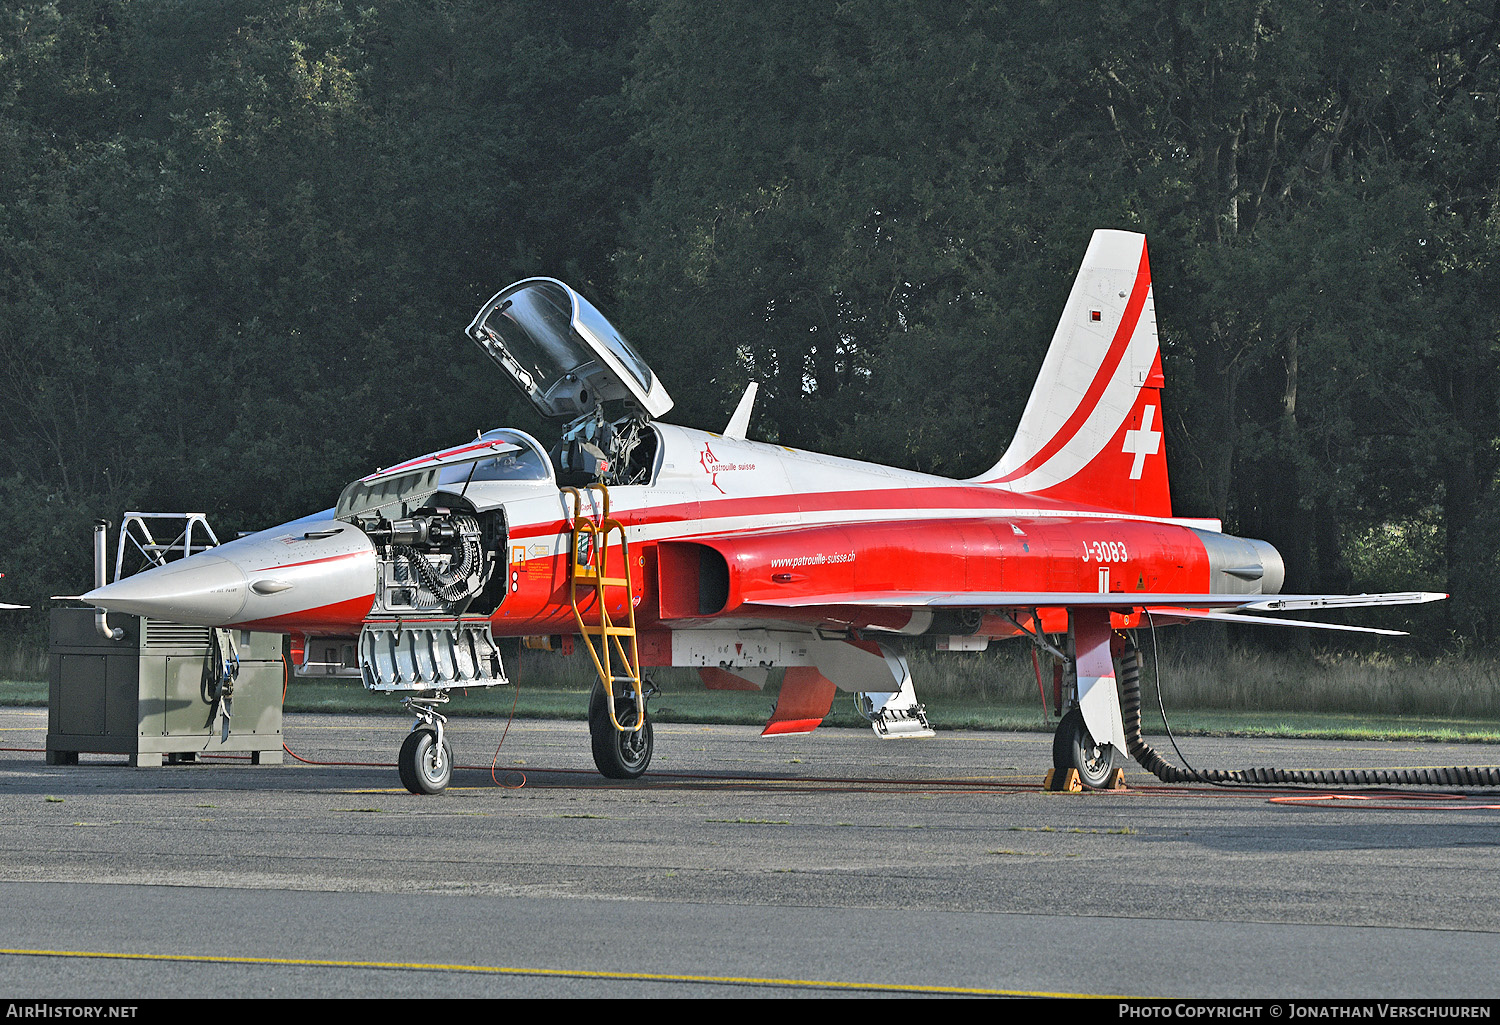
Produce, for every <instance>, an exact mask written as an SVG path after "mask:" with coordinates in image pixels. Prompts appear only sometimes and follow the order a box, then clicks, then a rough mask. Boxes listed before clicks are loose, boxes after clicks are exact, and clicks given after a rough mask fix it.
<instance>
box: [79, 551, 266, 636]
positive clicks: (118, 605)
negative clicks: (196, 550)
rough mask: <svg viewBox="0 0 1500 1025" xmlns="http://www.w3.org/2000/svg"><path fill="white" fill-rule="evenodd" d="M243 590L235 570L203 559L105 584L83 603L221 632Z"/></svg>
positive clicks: (240, 603) (241, 577)
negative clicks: (213, 628) (209, 627)
mask: <svg viewBox="0 0 1500 1025" xmlns="http://www.w3.org/2000/svg"><path fill="white" fill-rule="evenodd" d="M248 590H249V588H248V586H247V585H246V582H245V574H244V572H243V571H242V570H241V569H240V567H239V566H237V565H235V564H234V563H233V562H231V561H229V560H228V559H222V558H219V557H218V556H216V555H211V554H208V553H204V554H201V555H194V556H192V557H191V558H187V559H183V560H182V561H181V562H174V563H170V564H168V565H166V566H161V567H158V568H156V569H152V570H147V571H146V572H144V573H137V574H136V575H135V576H132V577H126V578H125V579H124V580H117V581H115V582H114V583H113V584H105V585H104V586H103V587H99V588H95V589H94V590H92V591H90V592H89V593H88V594H85V595H83V600H84V601H86V602H89V603H91V604H93V605H96V606H98V607H100V608H104V609H109V610H110V611H111V612H126V613H129V614H131V615H135V616H146V617H148V618H151V619H164V620H168V621H170V622H173V623H193V624H196V625H198V626H223V625H225V624H226V623H233V622H234V621H235V617H236V616H238V615H239V612H240V610H241V609H242V608H244V605H245V597H246V594H247V592H248Z"/></svg>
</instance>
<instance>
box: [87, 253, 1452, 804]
mask: <svg viewBox="0 0 1500 1025" xmlns="http://www.w3.org/2000/svg"><path fill="white" fill-rule="evenodd" d="M466 333H467V335H468V337H469V338H471V339H472V340H473V341H474V342H475V343H476V344H478V345H479V347H480V348H481V349H483V350H484V352H485V353H486V354H487V355H488V356H489V357H490V358H491V359H492V360H493V361H494V362H495V363H496V364H497V365H498V366H499V367H500V369H501V370H502V371H503V372H504V373H505V374H506V375H507V376H508V377H509V378H510V379H511V380H512V381H513V382H514V383H515V385H516V386H517V387H518V388H520V390H521V391H522V392H523V393H524V394H525V395H526V396H527V397H528V398H529V399H530V400H531V401H532V403H533V404H535V406H536V407H537V409H538V410H540V411H541V413H542V414H543V415H544V416H546V417H548V418H552V419H555V420H557V421H560V422H562V423H564V424H565V426H564V427H562V429H561V432H560V434H559V436H558V438H557V440H556V441H555V442H554V443H553V444H552V445H551V446H550V447H548V446H546V445H544V444H542V443H541V442H539V441H538V440H537V439H535V438H533V437H531V436H530V435H528V434H526V433H525V432H523V431H519V430H511V429H508V428H500V429H497V430H492V431H488V432H486V433H483V434H481V435H479V436H478V438H477V439H475V440H473V441H470V442H467V443H465V444H461V445H456V446H454V447H452V448H447V449H443V450H442V451H438V452H432V453H429V454H427V455H423V456H418V457H417V458H415V459H410V460H408V461H406V462H403V463H399V464H397V465H395V466H391V467H389V468H387V469H383V470H380V471H379V472H377V473H373V474H371V475H370V476H368V477H364V478H362V479H360V480H357V481H355V482H353V483H352V484H350V485H349V486H348V487H346V488H344V490H343V492H342V493H341V494H340V495H339V497H338V502H337V504H336V505H335V506H334V507H333V508H332V509H330V510H327V511H325V512H322V513H318V514H316V515H313V516H310V517H307V518H304V519H300V520H296V521H294V522H291V523H286V524H283V525H281V526H278V527H273V528H271V529H270V530H263V531H261V532H259V533H255V534H251V535H248V536H246V537H242V538H240V539H238V540H235V541H230V542H228V543H226V544H223V545H220V546H218V547H216V548H213V549H211V550H209V551H207V552H202V553H199V554H194V555H191V556H189V557H187V558H184V559H181V560H179V561H177V562H173V563H169V564H167V565H165V566H162V567H159V568H155V569H151V570H148V571H146V572H144V573H140V574H137V575H135V576H131V577H126V578H124V579H120V580H117V581H116V582H114V583H111V584H107V585H105V586H103V587H100V588H97V589H95V590H93V591H91V592H89V593H88V594H86V595H84V596H83V597H84V600H85V601H88V602H90V603H92V604H94V605H95V606H97V607H100V608H103V609H106V610H117V611H120V612H125V613H132V614H137V615H143V616H150V617H153V618H158V619H164V620H171V621H176V622H182V623H191V624H199V625H203V626H209V627H216V628H223V629H221V630H220V631H217V632H218V633H220V634H227V635H228V637H229V638H230V639H231V641H232V638H233V634H234V632H235V631H239V630H258V631H276V632H281V633H286V634H290V635H291V638H292V651H293V654H294V660H295V661H297V662H298V663H299V666H298V668H299V670H301V671H314V672H316V671H318V669H319V667H326V666H345V667H346V668H347V671H348V673H349V675H356V674H357V675H358V676H359V677H360V678H361V679H362V680H363V683H364V685H365V686H366V687H368V688H370V689H371V690H375V691H382V692H391V693H394V694H397V695H400V696H401V697H402V698H403V700H404V701H405V702H406V704H407V706H408V708H409V709H410V710H411V711H412V712H413V713H414V715H415V717H416V722H415V724H414V726H413V728H412V732H411V733H410V734H409V735H408V736H407V738H406V740H405V742H404V743H403V745H402V747H401V752H400V757H399V759H398V766H399V769H400V775H401V779H402V782H403V783H404V784H405V786H406V787H407V788H408V789H410V790H411V791H413V792H414V793H436V792H439V791H441V790H443V789H444V788H445V787H446V786H447V785H448V782H449V780H450V778H451V775H452V769H453V757H452V749H451V746H450V744H449V742H448V740H447V738H446V737H445V733H444V730H445V725H446V719H445V717H444V716H443V715H442V713H441V711H440V709H441V707H442V706H443V704H444V702H446V701H447V700H448V692H449V691H450V690H451V689H453V688H455V687H458V688H469V687H482V686H491V685H502V684H505V683H507V682H508V681H507V677H506V672H505V666H504V664H503V662H502V659H501V653H500V648H499V646H498V645H497V643H496V638H498V637H526V638H552V639H568V640H571V639H573V638H577V639H579V640H580V641H581V643H582V644H583V645H584V647H585V648H586V650H587V651H588V652H589V655H590V658H591V660H592V662H593V668H594V670H595V672H596V674H597V680H596V681H595V684H594V688H593V692H592V696H591V697H590V699H589V729H590V735H591V738H592V746H593V754H594V759H595V762H596V764H597V765H598V767H599V770H600V771H601V772H603V773H604V774H605V775H606V776H611V777H616V778H633V777H636V776H639V775H640V774H641V773H643V772H645V771H646V768H647V766H648V764H649V763H650V760H651V754H652V746H653V738H652V729H651V716H650V710H649V707H648V701H649V699H650V696H651V693H652V688H651V687H650V686H649V683H646V682H643V680H644V678H643V672H644V671H645V670H647V669H649V668H650V667H653V666H693V667H697V668H698V669H699V671H700V672H701V674H702V676H703V678H704V681H705V683H706V684H707V685H708V686H710V687H716V688H738V689H757V688H760V687H761V686H763V685H764V684H765V683H766V680H767V674H768V672H769V671H770V670H772V669H782V670H784V676H783V680H782V683H781V688H780V694H779V698H778V700H777V704H776V708H775V711H774V712H773V714H772V716H771V720H770V722H769V723H768V724H767V727H766V733H768V734H777V733H805V732H809V731H811V730H812V729H814V728H815V727H816V726H817V725H818V724H819V722H821V721H822V719H823V717H824V716H825V715H826V714H827V713H828V711H829V708H830V705H831V702H832V700H833V697H834V694H835V692H836V691H840V690H842V691H846V692H851V693H853V694H854V695H855V700H856V703H857V705H858V707H859V708H860V709H861V710H862V711H863V712H864V713H865V714H866V716H867V718H868V719H869V720H870V722H871V724H872V726H873V728H874V731H875V733H877V734H878V735H880V736H882V737H909V736H918V735H930V733H931V731H930V729H929V724H928V722H927V720H926V717H925V713H924V710H923V708H922V706H921V705H920V704H919V703H918V701H917V697H916V694H915V690H914V686H913V681H912V678H911V674H910V671H909V667H908V663H907V659H906V657H905V656H904V654H903V652H904V651H905V650H906V649H907V648H908V647H909V646H911V645H928V646H935V647H937V648H939V649H944V650H978V649H981V648H983V647H984V646H985V645H986V644H988V643H989V642H990V641H991V640H994V639H998V638H1006V637H1021V636H1025V637H1029V638H1030V639H1031V641H1032V642H1033V643H1035V644H1037V645H1038V646H1040V647H1042V648H1043V649H1045V650H1046V651H1049V652H1051V653H1052V655H1053V657H1054V658H1055V659H1056V660H1057V664H1058V665H1059V666H1060V667H1061V670H1062V671H1061V673H1060V678H1061V680H1062V681H1063V684H1062V686H1063V704H1062V708H1063V709H1064V710H1065V714H1063V715H1062V717H1061V721H1060V724H1059V726H1058V732H1057V735H1056V737H1055V739H1054V744H1053V751H1054V762H1055V763H1056V765H1055V767H1056V768H1058V769H1075V770H1077V772H1078V773H1079V776H1080V778H1081V780H1082V782H1083V783H1084V784H1085V785H1087V786H1091V787H1098V786H1104V785H1105V784H1106V783H1107V781H1108V780H1109V779H1110V778H1111V776H1112V774H1113V770H1114V768H1115V766H1116V762H1117V761H1119V760H1120V759H1121V758H1122V753H1123V752H1124V751H1125V749H1126V743H1125V736H1124V731H1123V726H1122V712H1121V703H1120V695H1119V688H1118V687H1117V684H1116V669H1115V660H1114V657H1113V655H1114V654H1118V651H1116V652H1114V653H1112V641H1113V640H1114V639H1115V638H1116V637H1117V636H1118V632H1119V631H1124V630H1131V629H1134V628H1136V627H1138V626H1140V625H1142V624H1143V623H1145V622H1149V623H1150V624H1151V625H1155V624H1159V623H1168V622H1171V623H1181V622H1185V621H1188V620H1193V619H1232V620H1236V621H1240V622H1244V621H1246V620H1251V619H1253V620H1254V621H1256V622H1262V623H1264V622H1269V623H1272V624H1276V625H1288V626H1308V625H1312V624H1309V623H1307V622H1306V621H1301V620H1288V619H1276V618H1268V617H1265V616H1261V615H1257V613H1263V612H1275V611H1278V610H1284V609H1309V608H1336V607H1352V606H1367V605H1381V604H1407V603H1414V602H1422V601H1429V600H1433V599H1436V598H1440V597H1443V595H1437V594H1429V593H1401V594H1384V595H1358V596H1344V595H1279V593H1278V592H1279V591H1280V589H1281V586H1282V582H1283V578H1284V576H1285V572H1284V566H1283V562H1282V559H1281V556H1280V555H1279V554H1278V553H1277V551H1276V549H1275V548H1273V547H1272V546H1271V545H1269V544H1267V543H1266V542H1264V541H1255V540H1248V539H1243V538H1238V537H1232V536H1229V535H1226V534H1224V533H1223V532H1222V531H1221V529H1220V524H1219V522H1218V521H1217V520H1204V519H1184V518H1179V517H1175V516H1173V514H1172V507H1171V498H1170V495H1169V492H1168V487H1167V454H1166V445H1165V443H1164V442H1165V437H1164V430H1163V428H1164V424H1165V417H1164V416H1163V415H1162V398H1161V395H1162V388H1163V384H1164V382H1163V378H1162V367H1161V355H1160V352H1159V349H1158V345H1157V331H1156V314H1155V309H1154V305H1153V302H1152V291H1151V274H1150V269H1149V265H1148V263H1147V258H1146V240H1145V237H1144V236H1142V235H1139V234H1134V233H1130V232H1124V231H1108V230H1101V231H1097V232H1095V233H1094V235H1093V238H1092V240H1091V241H1090V243H1089V246H1088V250H1087V252H1086V253H1085V254H1084V257H1083V263H1082V266H1081V268H1080V270H1079V273H1078V276H1077V278H1076V280H1075V283H1074V285H1073V289H1072V292H1071V294H1070V295H1069V297H1068V301H1067V305H1066V307H1065V308H1064V310H1063V314H1062V319H1061V320H1060V322H1059V323H1058V326H1057V331H1056V333H1055V334H1054V336H1053V339H1052V343H1051V346H1050V348H1049V349H1048V351H1047V354H1046V357H1045V359H1044V360H1043V362H1042V366H1041V371H1040V374H1039V376H1038V377H1037V381H1036V385H1035V387H1034V389H1033V391H1032V393H1031V397H1030V400H1029V401H1028V402H1027V404H1026V408H1025V411H1024V413H1023V414H1022V417H1021V422H1020V425H1019V427H1018V428H1017V430H1016V433H1015V437H1014V439H1013V440H1012V442H1011V444H1010V447H1009V448H1008V449H1007V451H1006V452H1005V453H1004V454H1003V455H1002V456H1001V457H1000V459H999V461H998V462H996V463H995V465H994V466H993V467H991V468H990V469H989V470H987V471H986V472H984V473H982V474H980V475H979V476H977V477H974V478H971V479H969V480H950V479H947V478H943V477H936V476H932V475H929V474H924V473H916V472H912V471H909V470H902V469H897V468H892V467H888V466H881V465H877V464H874V463H867V462H860V461H857V460H853V459H842V458H838V457H834V456H827V455H819V454H816V453H813V452H805V451H799V450H796V449H791V448H785V447H782V446H780V445H773V444H765V443H762V442H756V441H752V440H750V439H749V438H748V437H747V428H748V424H749V420H750V414H751V408H752V404H753V400H754V388H755V386H754V385H752V386H751V387H750V389H749V390H747V392H746V394H745V397H744V398H743V399H742V400H741V402H740V405H739V407H738V409H737V410H736V411H735V413H734V416H733V418H732V419H731V420H730V422H729V425H728V426H727V427H726V428H725V430H723V431H722V432H719V433H712V432H709V431H701V430H693V429H690V428H686V427H677V426H673V425H671V424H667V423H663V422H662V421H661V420H660V419H659V418H660V417H662V416H663V415H664V414H665V413H667V411H668V410H670V409H671V408H672V400H671V399H670V398H669V397H668V395H667V392H666V390H665V389H664V388H663V386H662V383H661V381H660V380H659V379H658V378H657V377H656V375H655V374H654V373H653V372H652V370H651V368H650V367H649V366H648V365H647V364H646V362H645V361H644V360H643V359H642V358H641V357H640V355H639V354H638V353H637V352H636V350H635V349H634V348H633V347H632V346H631V345H630V344H629V343H628V342H627V341H626V340H625V338H624V337H623V336H622V335H621V334H620V332H619V331H617V330H616V329H615V327H614V326H613V325H612V324H611V323H610V322H609V321H608V320H607V319H605V317H604V316H603V315H602V314H601V313H600V312H599V311H598V310H597V309H596V308H595V307H594V306H593V305H591V304H590V303H589V302H588V300H587V299H585V298H584V297H583V296H582V295H580V294H579V293H578V292H576V291H575V290H573V289H572V288H570V287H568V286H567V285H566V284H564V283H562V282H561V281H557V280H554V279H551V278H528V279H527V280H524V281H519V282H517V283H515V284H513V285H511V286H509V287H508V288H506V289H504V290H502V291H501V292H500V293H498V294H497V295H495V296H494V298H492V299H491V300H490V301H489V302H487V303H485V304H484V306H483V307H482V308H481V309H480V310H479V313H478V314H477V315H476V316H475V317H474V319H473V321H472V322H471V323H470V324H469V326H468V328H467V329H466ZM337 652H345V653H347V654H346V655H344V656H340V655H338V654H334V653H337ZM324 653H329V654H326V655H325V654H324Z"/></svg>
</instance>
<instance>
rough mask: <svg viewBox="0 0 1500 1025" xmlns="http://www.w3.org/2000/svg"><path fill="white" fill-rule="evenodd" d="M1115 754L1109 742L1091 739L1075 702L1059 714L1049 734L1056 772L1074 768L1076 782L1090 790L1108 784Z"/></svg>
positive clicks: (1113, 767)
mask: <svg viewBox="0 0 1500 1025" xmlns="http://www.w3.org/2000/svg"><path fill="white" fill-rule="evenodd" d="M1118 755H1119V752H1117V751H1116V750H1115V748H1114V745H1113V744H1101V743H1099V742H1098V741H1097V740H1095V739H1094V738H1093V735H1092V734H1090V733H1089V729H1088V727H1087V726H1085V725H1084V724H1083V710H1082V709H1080V708H1079V707H1078V706H1077V705H1074V706H1073V707H1072V708H1070V709H1069V710H1068V713H1067V714H1066V715H1064V716H1063V717H1062V722H1060V723H1058V724H1057V732H1056V733H1054V734H1053V735H1052V768H1053V769H1055V770H1056V771H1057V772H1058V773H1062V772H1065V771H1066V770H1068V769H1076V770H1077V772H1078V782H1080V783H1082V784H1083V785H1084V786H1085V787H1087V788H1088V789H1090V790H1103V789H1105V788H1106V787H1108V786H1109V782H1110V777H1112V776H1113V775H1114V773H1115V763H1116V761H1117V760H1118Z"/></svg>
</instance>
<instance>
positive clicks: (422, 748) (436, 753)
mask: <svg viewBox="0 0 1500 1025" xmlns="http://www.w3.org/2000/svg"><path fill="white" fill-rule="evenodd" d="M447 700H448V693H447V691H437V692H435V693H428V694H423V695H419V696H413V697H409V698H407V699H406V702H405V704H406V707H407V709H408V710H409V711H411V713H412V714H413V715H415V716H416V717H417V719H418V722H417V724H416V725H415V726H413V727H412V731H411V732H410V733H408V734H407V735H406V740H405V741H403V742H402V744H401V753H400V755H398V756H397V759H396V771H397V773H398V774H399V775H400V776H401V785H402V786H404V787H406V789H407V790H410V791H411V792H412V793H414V794H440V793H442V792H443V791H444V790H446V789H447V787H448V784H449V782H451V781H452V779H453V746H452V745H451V744H449V743H448V738H447V737H446V736H444V735H443V727H444V725H446V723H447V721H448V720H447V719H445V718H444V717H443V716H442V715H441V714H440V713H439V712H438V711H437V709H435V708H433V707H432V706H433V705H434V704H436V703H438V702H442V701H447Z"/></svg>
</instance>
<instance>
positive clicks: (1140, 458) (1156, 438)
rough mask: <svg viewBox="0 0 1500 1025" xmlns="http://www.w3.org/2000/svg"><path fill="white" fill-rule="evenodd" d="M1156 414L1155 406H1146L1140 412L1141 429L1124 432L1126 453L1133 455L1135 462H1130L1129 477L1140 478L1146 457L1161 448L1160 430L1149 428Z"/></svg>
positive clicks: (1154, 453) (1132, 478)
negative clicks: (1143, 410)
mask: <svg viewBox="0 0 1500 1025" xmlns="http://www.w3.org/2000/svg"><path fill="white" fill-rule="evenodd" d="M1155 415H1156V407H1155V406H1147V407H1146V410H1145V412H1144V413H1142V414H1141V429H1140V430H1138V431H1126V432H1125V448H1124V449H1123V451H1124V452H1125V454H1126V455H1133V456H1135V462H1133V463H1131V464H1130V479H1131V480H1140V479H1141V470H1142V469H1143V468H1144V467H1145V465H1146V457H1147V456H1154V455H1156V450H1157V449H1159V448H1161V431H1153V430H1152V429H1151V419H1152V418H1153V417H1154V416H1155Z"/></svg>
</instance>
